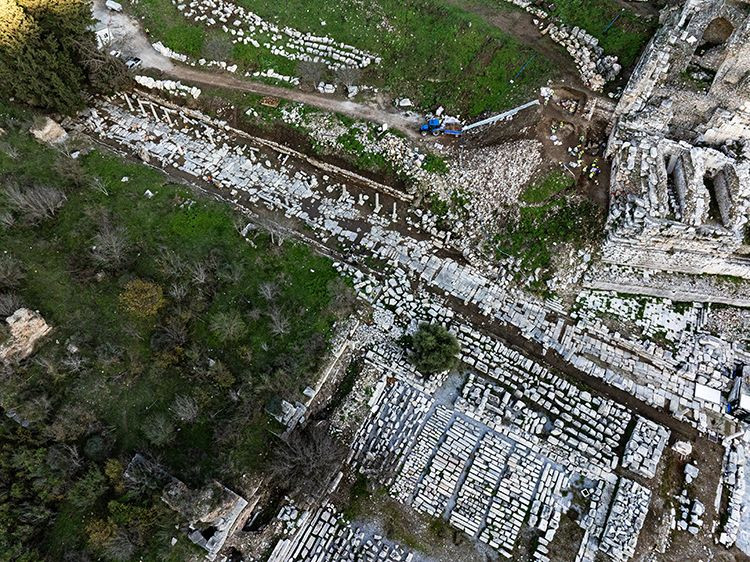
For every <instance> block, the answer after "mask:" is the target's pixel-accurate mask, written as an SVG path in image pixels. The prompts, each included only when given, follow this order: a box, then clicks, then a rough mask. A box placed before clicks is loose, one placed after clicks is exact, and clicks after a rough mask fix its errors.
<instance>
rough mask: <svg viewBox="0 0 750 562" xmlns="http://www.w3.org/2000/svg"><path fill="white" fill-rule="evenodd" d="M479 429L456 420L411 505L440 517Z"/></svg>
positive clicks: (448, 507)
mask: <svg viewBox="0 0 750 562" xmlns="http://www.w3.org/2000/svg"><path fill="white" fill-rule="evenodd" d="M479 437H480V429H479V427H478V426H477V425H476V424H474V423H471V422H468V421H466V420H464V419H462V418H457V419H456V420H455V421H454V422H453V423H452V424H451V425H450V427H449V428H448V431H446V432H445V434H444V437H443V440H442V442H441V443H440V445H439V446H438V448H437V450H436V451H435V454H434V456H433V457H432V460H431V462H430V466H429V468H428V469H427V473H426V474H425V475H424V477H423V478H422V481H421V482H420V483H419V486H418V487H417V493H416V495H415V497H414V500H413V501H412V506H413V507H414V508H415V509H416V510H418V511H422V512H424V513H427V514H428V515H431V516H433V517H440V516H442V515H443V514H444V513H445V511H446V510H447V509H450V505H449V503H450V502H451V501H452V499H453V496H454V492H455V490H456V489H457V486H458V484H459V481H460V479H461V477H462V475H463V473H464V467H465V466H466V464H467V461H468V460H469V457H470V456H471V454H472V453H473V452H474V450H475V449H476V447H477V445H478V442H479Z"/></svg>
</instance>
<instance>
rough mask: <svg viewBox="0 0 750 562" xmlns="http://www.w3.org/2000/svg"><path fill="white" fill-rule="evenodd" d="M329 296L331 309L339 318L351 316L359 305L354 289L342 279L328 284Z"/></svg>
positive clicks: (338, 278)
mask: <svg viewBox="0 0 750 562" xmlns="http://www.w3.org/2000/svg"><path fill="white" fill-rule="evenodd" d="M328 294H329V295H330V296H331V302H330V304H329V308H330V310H331V312H333V314H334V315H336V316H338V317H339V318H341V317H344V316H346V315H348V314H350V313H351V312H352V311H353V310H354V307H355V306H356V304H357V294H356V293H355V292H354V289H353V288H352V286H351V285H349V284H348V283H347V282H346V281H344V280H343V279H342V278H340V277H337V278H336V279H333V280H331V281H330V282H329V283H328Z"/></svg>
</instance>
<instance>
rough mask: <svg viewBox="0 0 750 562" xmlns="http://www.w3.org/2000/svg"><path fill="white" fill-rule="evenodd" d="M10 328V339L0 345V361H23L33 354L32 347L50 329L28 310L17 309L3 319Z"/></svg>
mask: <svg viewBox="0 0 750 562" xmlns="http://www.w3.org/2000/svg"><path fill="white" fill-rule="evenodd" d="M5 321H6V322H7V324H8V326H9V327H10V338H9V339H8V341H6V342H5V343H3V344H2V345H0V361H5V362H8V363H11V362H16V361H23V360H24V359H26V358H27V357H28V356H29V355H31V354H32V353H33V352H34V346H35V345H36V344H37V342H38V341H39V340H40V339H42V338H43V337H44V336H46V335H47V334H49V333H50V332H51V331H52V328H51V327H50V326H49V325H48V324H47V322H45V321H44V318H42V316H41V315H40V314H39V313H38V312H34V311H33V310H29V309H28V308H19V309H18V310H16V311H15V312H14V313H13V314H11V315H10V316H8V318H6V319H5Z"/></svg>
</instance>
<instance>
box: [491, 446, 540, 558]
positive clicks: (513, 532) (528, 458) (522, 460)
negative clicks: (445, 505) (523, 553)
mask: <svg viewBox="0 0 750 562" xmlns="http://www.w3.org/2000/svg"><path fill="white" fill-rule="evenodd" d="M506 467H507V468H506V470H505V471H504V472H503V478H502V479H501V480H500V484H499V486H498V487H497V491H496V492H495V494H494V498H493V500H492V504H491V505H490V510H489V512H488V513H487V524H486V526H485V527H484V529H483V530H482V532H481V533H480V534H479V539H480V540H481V541H483V542H486V543H487V544H489V545H490V546H491V547H493V548H495V549H496V550H497V551H498V552H499V553H500V554H501V555H503V556H505V557H506V558H508V559H511V558H512V557H513V547H514V545H515V542H516V539H517V538H518V534H519V533H520V531H521V527H522V525H523V522H524V520H525V518H526V515H527V514H528V512H529V510H530V509H531V504H532V502H533V500H534V497H535V494H536V485H537V482H538V481H539V479H540V476H541V473H542V468H543V462H542V461H541V460H540V459H539V458H538V457H537V456H536V454H534V453H533V452H532V451H530V450H529V449H527V448H526V447H524V446H523V445H521V444H516V447H515V448H514V450H513V452H512V453H511V455H510V457H509V458H508V462H507V464H506ZM550 532H552V535H554V531H553V530H552V529H550Z"/></svg>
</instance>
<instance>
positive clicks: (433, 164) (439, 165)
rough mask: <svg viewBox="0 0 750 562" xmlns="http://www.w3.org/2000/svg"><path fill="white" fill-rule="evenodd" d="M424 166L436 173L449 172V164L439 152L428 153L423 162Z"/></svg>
mask: <svg viewBox="0 0 750 562" xmlns="http://www.w3.org/2000/svg"><path fill="white" fill-rule="evenodd" d="M422 168H424V169H425V170H427V171H428V172H432V173H434V174H447V173H448V164H447V163H446V161H445V159H444V158H442V157H440V156H438V155H437V154H428V155H427V156H425V159H424V162H422Z"/></svg>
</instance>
